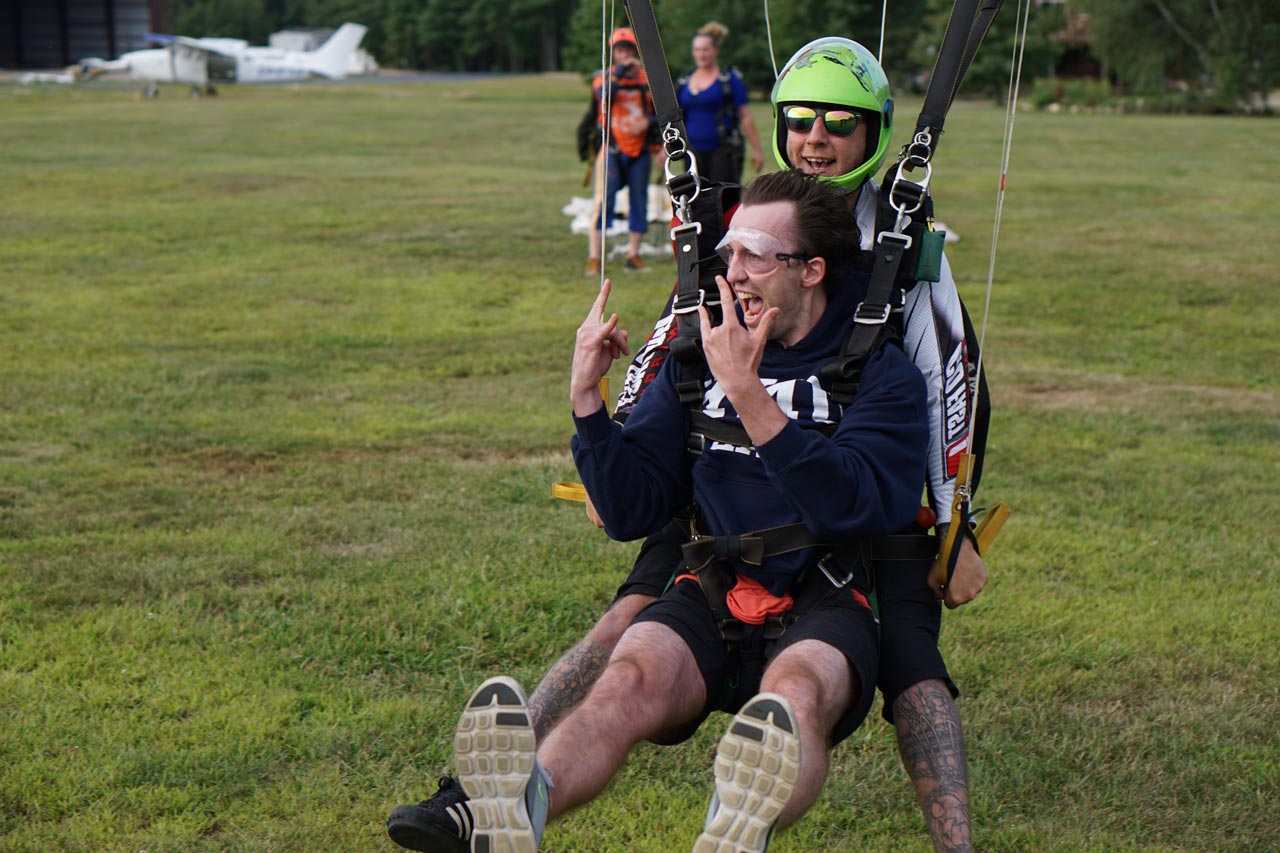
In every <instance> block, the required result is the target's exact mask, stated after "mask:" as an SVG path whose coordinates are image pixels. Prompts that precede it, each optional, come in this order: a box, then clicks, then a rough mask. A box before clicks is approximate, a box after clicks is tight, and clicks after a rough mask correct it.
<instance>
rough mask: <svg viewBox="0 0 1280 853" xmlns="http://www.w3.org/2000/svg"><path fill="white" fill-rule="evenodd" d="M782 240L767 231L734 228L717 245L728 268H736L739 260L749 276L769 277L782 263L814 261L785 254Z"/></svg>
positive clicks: (806, 257)
mask: <svg viewBox="0 0 1280 853" xmlns="http://www.w3.org/2000/svg"><path fill="white" fill-rule="evenodd" d="M782 248H783V247H782V241H781V240H779V239H778V238H777V237H775V236H773V235H772V234H770V233H769V232H767V231H758V230H756V229H755V228H741V227H739V226H736V225H735V226H733V227H731V228H730V229H729V230H728V231H727V232H725V235H724V238H723V239H721V240H720V242H719V243H717V244H716V254H717V255H719V256H720V259H721V260H722V261H724V263H725V266H732V265H733V262H734V260H735V259H736V260H737V261H738V263H739V264H741V265H742V268H743V269H744V270H746V272H747V274H748V275H765V274H766V273H769V272H772V271H773V270H774V269H775V268H776V267H777V266H778V263H779V262H780V261H781V262H782V263H788V262H790V261H800V262H802V263H803V262H804V261H811V260H813V258H812V257H810V256H807V255H796V254H792V253H790V252H784V251H782Z"/></svg>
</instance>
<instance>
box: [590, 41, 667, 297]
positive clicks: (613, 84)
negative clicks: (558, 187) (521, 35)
mask: <svg viewBox="0 0 1280 853" xmlns="http://www.w3.org/2000/svg"><path fill="white" fill-rule="evenodd" d="M609 45H610V47H611V49H612V50H613V67H612V68H609V69H602V70H601V71H598V72H596V75H595V78H594V79H593V80H592V81H591V89H592V91H593V92H594V94H595V99H596V103H597V104H599V105H600V106H599V110H598V114H597V118H596V121H597V123H598V125H599V126H600V127H601V128H602V129H603V130H605V131H607V132H606V133H604V134H602V135H601V139H602V140H604V142H603V144H602V145H601V147H600V152H599V155H598V160H597V162H596V169H597V175H599V173H600V170H604V171H605V172H606V173H607V178H608V180H607V181H606V182H605V183H606V186H605V189H604V193H603V194H602V193H600V191H599V189H598V188H599V183H598V182H597V190H596V206H595V210H594V212H593V213H592V217H591V239H590V240H589V241H588V243H587V269H586V274H587V275H599V274H600V244H601V239H600V232H601V230H605V229H607V228H608V225H609V223H612V221H613V201H614V198H615V197H616V196H617V194H618V190H620V189H621V188H622V187H623V185H624V184H625V185H626V187H627V192H628V196H627V202H628V206H627V230H628V232H629V235H628V236H629V238H630V246H629V248H630V251H629V252H628V253H627V262H626V269H628V270H633V271H641V270H645V269H646V267H645V263H644V261H642V260H640V240H641V239H642V238H643V237H644V234H645V231H646V230H648V227H649V223H648V210H649V166H650V159H649V153H650V139H651V134H652V132H653V129H654V128H655V127H656V124H657V116H656V115H655V114H654V110H653V96H652V95H650V93H649V78H648V76H647V75H646V74H645V73H644V67H643V66H642V65H641V64H640V51H639V50H638V49H637V48H636V34H635V33H634V32H633V31H632V30H631V28H630V27H618V28H617V29H616V30H614V31H613V35H611V36H610V37H609ZM606 109H607V112H606ZM597 181H599V179H597ZM606 217H607V218H606ZM602 223H603V224H602Z"/></svg>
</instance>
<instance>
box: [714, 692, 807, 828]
mask: <svg viewBox="0 0 1280 853" xmlns="http://www.w3.org/2000/svg"><path fill="white" fill-rule="evenodd" d="M799 778H800V735H799V732H798V730H797V725H796V717H795V714H794V713H793V712H792V710H791V706H790V705H789V704H787V700H786V699H783V698H782V697H781V696H778V695H776V694H773V693H761V694H760V695H758V696H755V697H754V698H752V699H751V701H750V702H748V703H747V704H746V705H744V706H743V707H742V710H740V711H739V712H738V713H737V715H736V716H734V718H733V722H731V723H730V724H729V730H728V731H727V732H725V735H724V737H722V738H721V739H720V745H719V746H718V747H717V748H716V797H717V798H718V799H719V801H720V804H719V808H718V809H717V810H716V813H715V815H714V816H713V817H712V818H711V822H710V823H709V825H708V826H707V828H706V829H705V830H704V831H703V833H702V834H701V835H699V836H698V840H697V842H695V843H694V846H693V853H764V850H765V848H767V847H768V846H769V832H770V830H771V829H772V828H773V825H774V823H775V822H776V821H777V820H778V816H779V815H780V814H782V810H783V809H784V808H786V805H787V802H788V801H790V799H791V794H792V793H793V792H794V791H795V788H796V782H797V780H798V779H799Z"/></svg>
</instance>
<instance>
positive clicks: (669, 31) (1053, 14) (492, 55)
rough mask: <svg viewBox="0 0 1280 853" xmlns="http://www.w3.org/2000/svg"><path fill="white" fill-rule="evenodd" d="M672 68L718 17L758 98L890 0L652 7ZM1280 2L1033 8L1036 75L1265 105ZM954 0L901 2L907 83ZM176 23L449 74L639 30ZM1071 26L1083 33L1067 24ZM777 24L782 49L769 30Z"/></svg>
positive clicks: (217, 2) (364, 18) (209, 14)
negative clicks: (353, 50)
mask: <svg viewBox="0 0 1280 853" xmlns="http://www.w3.org/2000/svg"><path fill="white" fill-rule="evenodd" d="M653 3H654V11H655V14H656V15H657V19H658V22H659V25H660V26H661V27H662V30H663V33H662V35H663V43H664V45H665V48H666V50H667V54H668V61H669V63H670V64H671V66H672V68H671V70H672V72H673V73H674V74H679V72H680V71H681V70H683V69H685V68H687V67H688V66H690V65H691V64H692V61H691V59H690V57H689V44H690V42H691V40H692V38H693V35H694V33H695V32H696V31H697V28H698V27H699V26H701V25H702V24H704V23H706V22H707V21H708V20H717V21H720V22H721V23H723V24H725V25H726V26H728V28H729V31H730V34H729V36H728V38H727V39H726V41H725V43H724V45H723V47H722V50H721V62H722V64H725V65H731V66H734V67H737V68H738V69H740V70H741V71H742V72H743V75H744V76H745V77H746V79H747V81H748V83H749V84H750V85H751V86H752V88H754V89H756V90H757V91H767V89H768V88H769V87H770V86H771V85H772V82H773V77H774V65H775V64H776V65H777V66H778V67H781V66H782V64H783V63H784V62H786V60H787V58H788V57H789V56H790V55H791V53H792V52H793V51H794V50H795V49H796V48H798V47H800V46H801V45H802V44H804V43H805V42H807V41H809V40H811V39H814V38H818V37H820V36H824V35H843V36H847V37H849V38H853V39H856V40H858V41H861V42H862V43H863V44H865V45H867V46H868V47H869V48H871V50H872V51H873V52H876V51H878V50H879V42H880V32H881V12H882V8H883V4H882V2H881V0H787V2H774V3H772V4H769V6H768V10H769V20H768V22H767V24H768V26H767V27H766V19H765V9H766V3H765V0H759V2H756V0H752V2H743V0H697V2H695V0H653ZM1275 3H1276V0H1070V2H1069V3H1062V2H1059V3H1054V2H1046V3H1041V4H1035V3H1033V4H1032V6H1031V9H1030V19H1029V38H1028V40H1027V44H1026V50H1025V53H1024V54H1023V56H1022V61H1023V68H1024V70H1023V84H1024V85H1030V84H1031V83H1032V82H1033V81H1034V80H1035V79H1036V78H1038V77H1052V76H1053V75H1054V74H1056V73H1057V71H1058V69H1059V67H1060V66H1061V65H1062V64H1063V61H1064V58H1065V57H1066V56H1067V55H1068V54H1069V53H1071V52H1072V51H1079V50H1080V49H1081V45H1080V44H1079V43H1073V42H1072V41H1071V39H1070V38H1067V37H1065V36H1066V34H1067V33H1068V31H1069V30H1079V29H1080V26H1079V25H1080V24H1081V22H1082V21H1083V22H1084V26H1083V29H1084V31H1085V32H1086V33H1087V46H1086V48H1085V49H1087V50H1088V51H1089V52H1090V53H1091V54H1092V55H1093V56H1094V57H1095V58H1096V59H1097V60H1098V62H1099V65H1100V68H1101V71H1102V73H1103V74H1104V76H1105V77H1107V78H1108V79H1109V81H1110V82H1111V83H1113V84H1115V85H1117V86H1119V87H1120V88H1122V89H1124V90H1126V91H1130V92H1137V93H1143V92H1160V91H1168V90H1170V89H1180V90H1183V91H1188V92H1196V93H1209V94H1210V95H1212V96H1213V97H1215V98H1217V99H1218V100H1219V101H1221V102H1222V103H1223V104H1226V105H1237V106H1238V105H1251V106H1253V107H1255V108H1257V107H1265V96H1266V94H1267V93H1268V92H1269V91H1270V90H1271V89H1272V88H1274V87H1276V86H1278V85H1280V15H1277V14H1276V13H1277V11H1278V10H1277V9H1276V8H1275ZM951 5H952V4H951V0H895V1H894V2H892V3H889V4H888V17H887V21H886V26H885V34H884V65H885V68H886V70H887V71H888V72H889V74H890V77H891V79H892V80H893V81H894V82H895V84H896V85H897V86H898V87H899V88H902V87H904V86H906V87H909V88H919V86H920V84H921V83H922V82H923V80H924V79H925V77H926V76H927V72H928V69H930V68H931V67H932V64H933V53H932V52H933V50H934V48H935V46H936V45H937V44H938V42H939V41H940V39H941V36H942V32H943V28H944V26H945V24H946V19H947V15H948V14H949V12H950V9H951ZM166 9H167V21H166V23H167V26H168V29H169V30H170V31H172V32H175V33H181V34H183V35H192V36H206V35H226V36H239V37H241V38H248V39H250V41H252V42H253V43H255V44H263V43H265V42H266V39H267V37H268V36H269V35H270V34H271V33H272V32H275V31H276V30H280V29H285V28H288V27H295V26H309V27H336V26H337V25H338V24H340V23H342V22H343V21H356V22H359V23H362V24H364V25H366V26H368V27H369V34H368V35H367V36H366V38H365V43H364V47H365V49H366V50H368V51H369V52H370V53H371V54H372V55H373V56H374V58H375V59H377V60H378V62H379V63H380V64H381V65H382V66H383V67H386V68H403V69H429V70H435V71H500V72H534V71H555V70H564V71H574V72H578V73H581V74H584V75H586V74H589V73H590V72H591V71H593V70H594V69H595V68H597V67H599V65H600V63H601V53H602V52H601V30H602V27H603V28H604V29H609V28H610V27H611V26H621V25H625V24H626V12H625V7H624V6H623V4H622V3H621V2H614V0H611V2H609V3H607V4H606V3H603V2H598V0H169V3H167V4H166ZM1017 11H1018V4H1017V3H1013V2H1006V4H1005V7H1004V8H1003V9H1002V10H1001V12H1000V14H999V16H998V17H997V18H996V21H995V24H994V25H993V26H992V29H991V33H990V34H989V35H988V37H987V41H986V42H985V43H984V45H983V49H982V51H981V52H979V54H978V58H977V60H976V61H975V63H974V66H973V68H972V69H971V70H970V73H969V76H968V77H967V78H966V81H965V88H964V91H965V92H966V93H977V92H1000V91H1003V90H1004V88H1005V86H1006V84H1007V80H1008V73H1009V65H1010V61H1011V59H1012V58H1013V54H1014V43H1013V40H1014V34H1015V30H1016V24H1017V21H1016V17H1017ZM1068 24H1073V25H1074V26H1071V27H1069V26H1068ZM768 32H771V33H772V42H773V49H772V53H771V51H770V46H769V39H768V36H767V33H768Z"/></svg>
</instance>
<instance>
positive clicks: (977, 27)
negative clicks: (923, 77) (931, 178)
mask: <svg viewBox="0 0 1280 853" xmlns="http://www.w3.org/2000/svg"><path fill="white" fill-rule="evenodd" d="M1002 3H1003V0H956V4H955V6H953V7H952V8H951V16H950V17H949V18H948V19H947V29H946V31H945V32H944V33H943V35H942V44H941V46H940V47H939V48H938V58H937V59H936V60H935V61H934V65H933V72H932V73H931V74H930V75H929V88H928V90H926V92H925V96H924V103H923V104H922V105H921V107H920V117H919V118H918V119H917V120H916V135H917V137H918V136H919V134H920V133H921V132H922V131H923V132H925V133H926V134H927V136H928V137H929V141H928V142H926V143H925V144H926V145H927V147H928V149H929V155H930V156H932V155H933V153H934V152H935V151H936V150H937V148H938V142H939V141H940V140H941V138H942V125H943V122H945V121H946V117H947V111H948V110H949V109H951V102H952V101H954V100H955V97H956V92H957V91H959V89H960V82H961V81H962V80H963V79H964V75H965V73H966V72H967V71H968V70H969V65H970V64H971V63H972V62H973V58H974V57H975V56H977V54H978V48H979V46H981V44H982V40H983V39H984V38H986V35H987V31H988V30H989V29H990V28H991V22H992V21H993V20H995V16H996V13H997V12H999V11H1000V6H1001V5H1002Z"/></svg>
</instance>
